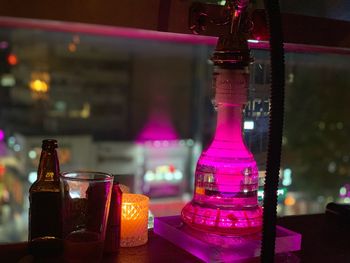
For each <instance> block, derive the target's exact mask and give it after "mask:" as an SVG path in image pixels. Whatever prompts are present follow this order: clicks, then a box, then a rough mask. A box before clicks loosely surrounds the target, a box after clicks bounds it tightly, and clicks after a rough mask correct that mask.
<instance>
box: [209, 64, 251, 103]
mask: <svg viewBox="0 0 350 263" xmlns="http://www.w3.org/2000/svg"><path fill="white" fill-rule="evenodd" d="M215 73H216V74H215V78H214V87H213V88H214V89H215V101H216V103H229V104H245V103H246V102H247V97H248V85H249V74H248V72H247V71H246V70H244V69H238V70H237V69H216V70H215Z"/></svg>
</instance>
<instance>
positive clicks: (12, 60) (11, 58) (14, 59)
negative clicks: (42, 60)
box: [7, 54, 18, 66]
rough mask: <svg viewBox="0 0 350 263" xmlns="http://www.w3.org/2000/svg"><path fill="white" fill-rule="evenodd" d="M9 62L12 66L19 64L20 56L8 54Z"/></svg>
mask: <svg viewBox="0 0 350 263" xmlns="http://www.w3.org/2000/svg"><path fill="white" fill-rule="evenodd" d="M7 62H8V63H9V64H10V65H11V66H14V65H17V63H18V58H17V56H16V55H15V54H10V55H8V57H7Z"/></svg>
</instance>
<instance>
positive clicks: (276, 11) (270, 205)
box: [260, 0, 284, 263]
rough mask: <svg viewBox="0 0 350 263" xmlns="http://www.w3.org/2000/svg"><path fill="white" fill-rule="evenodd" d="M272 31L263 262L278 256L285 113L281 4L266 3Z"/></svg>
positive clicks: (269, 0)
mask: <svg viewBox="0 0 350 263" xmlns="http://www.w3.org/2000/svg"><path fill="white" fill-rule="evenodd" d="M264 4H265V12H266V16H267V21H268V25H269V31H270V56H271V58H270V60H271V95H270V99H271V100H270V102H271V104H270V106H271V108H270V130H269V144H268V151H267V164H266V178H265V186H264V205H263V206H264V214H263V235H262V244H261V255H260V259H261V262H264V263H265V262H267V263H270V262H273V261H274V256H275V238H276V219H277V218H276V217H277V189H278V179H279V178H278V175H279V170H280V161H281V147H282V132H283V112H284V106H283V105H284V50H283V35H282V23H281V13H280V8H279V3H278V0H264Z"/></svg>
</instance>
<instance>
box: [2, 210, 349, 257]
mask: <svg viewBox="0 0 350 263" xmlns="http://www.w3.org/2000/svg"><path fill="white" fill-rule="evenodd" d="M278 224H279V225H281V226H284V227H287V228H289V229H291V230H293V231H296V232H299V233H301V234H302V250H301V251H299V252H297V253H295V255H296V256H297V257H298V258H300V260H301V262H332V263H336V262H350V221H349V222H346V221H345V220H339V219H337V218H334V217H332V216H329V215H325V214H318V215H304V216H289V217H283V218H279V219H278ZM26 255H27V243H18V244H7V245H0V262H4V263H12V262H18V261H19V260H20V259H21V258H22V259H23V257H25V256H26ZM27 262H30V261H27ZM103 262H107V263H109V262H111V263H112V262H113V263H114V262H123V263H124V262H125V263H128V262H130V263H138V262H141V263H142V262H167V263H168V262H181V263H182V262H201V261H200V260H198V259H197V258H195V257H194V256H192V255H190V254H189V253H187V252H186V251H184V250H182V249H180V248H178V247H176V246H175V245H173V244H171V243H170V242H168V241H166V240H164V239H163V238H161V237H160V236H158V235H156V234H154V233H153V232H152V231H151V232H150V234H149V241H148V243H147V244H146V245H144V246H140V247H134V248H121V249H120V253H119V254H118V255H116V256H109V257H108V256H105V257H104V261H103Z"/></svg>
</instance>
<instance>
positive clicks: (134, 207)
mask: <svg viewBox="0 0 350 263" xmlns="http://www.w3.org/2000/svg"><path fill="white" fill-rule="evenodd" d="M148 203H149V198H148V197H147V196H145V195H140V194H128V193H125V194H123V197H122V218H121V233H120V246H121V247H136V246H141V245H143V244H145V243H147V240H148Z"/></svg>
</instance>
